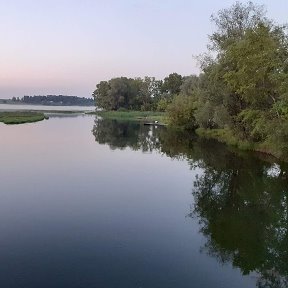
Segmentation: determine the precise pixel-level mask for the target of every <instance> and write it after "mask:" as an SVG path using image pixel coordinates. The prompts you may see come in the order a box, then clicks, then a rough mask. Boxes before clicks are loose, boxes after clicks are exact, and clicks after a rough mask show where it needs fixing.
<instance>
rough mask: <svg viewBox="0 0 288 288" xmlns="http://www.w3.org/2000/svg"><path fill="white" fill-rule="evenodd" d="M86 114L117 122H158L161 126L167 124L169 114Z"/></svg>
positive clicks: (134, 112) (112, 112) (147, 112)
mask: <svg viewBox="0 0 288 288" xmlns="http://www.w3.org/2000/svg"><path fill="white" fill-rule="evenodd" d="M86 114H95V115H98V116H100V117H103V118H109V119H115V120H129V121H141V122H154V121H158V122H159V123H161V124H167V123H168V119H167V114H166V113H165V112H154V111H96V112H87V113H86Z"/></svg>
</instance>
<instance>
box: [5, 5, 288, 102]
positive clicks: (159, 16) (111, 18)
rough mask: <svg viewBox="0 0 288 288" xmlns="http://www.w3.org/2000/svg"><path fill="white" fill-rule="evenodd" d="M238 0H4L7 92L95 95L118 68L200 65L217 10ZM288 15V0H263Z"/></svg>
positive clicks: (158, 70)
mask: <svg viewBox="0 0 288 288" xmlns="http://www.w3.org/2000/svg"><path fill="white" fill-rule="evenodd" d="M234 2H235V1H232V0H231V1H230V0H221V1H217V0H214V1H212V0H202V1H192V0H190V1H188V0H178V1H177V0H154V1H153V0H118V1H116V0H106V1H104V0H94V1H92V0H77V1H76V0H18V1H17V0H0V35H1V46H0V49H1V50H0V51H1V53H0V67H1V68H0V98H10V97H12V96H16V97H17V96H19V97H22V96H23V95H24V94H25V95H39V94H42V95H43V94H44V95H46V94H66V95H78V96H85V97H89V96H91V93H92V91H93V90H94V89H95V85H96V84H97V83H98V82H99V81H101V80H108V79H110V78H112V77H116V76H128V77H143V76H146V75H148V76H155V77H156V78H158V79H162V78H164V77H165V76H167V75H168V74H170V73H172V72H177V73H180V74H182V75H190V74H193V73H198V72H199V70H198V67H197V64H196V61H195V60H194V58H193V55H198V54H199V53H203V52H205V50H206V45H207V43H208V37H207V35H208V34H210V33H211V32H212V31H213V26H212V24H211V22H210V19H209V18H210V15H211V14H212V13H216V12H217V11H218V10H219V9H222V8H227V7H229V6H231V4H233V3H234ZM254 3H258V4H264V5H265V6H266V9H267V11H268V13H267V15H268V17H270V18H273V19H274V20H276V22H278V23H285V22H288V17H287V11H288V0H274V1H272V0H270V1H268V0H263V1H254Z"/></svg>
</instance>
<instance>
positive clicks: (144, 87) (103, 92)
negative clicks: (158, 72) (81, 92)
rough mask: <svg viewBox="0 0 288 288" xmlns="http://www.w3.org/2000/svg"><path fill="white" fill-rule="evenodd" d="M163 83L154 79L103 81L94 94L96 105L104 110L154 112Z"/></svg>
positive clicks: (122, 78)
mask: <svg viewBox="0 0 288 288" xmlns="http://www.w3.org/2000/svg"><path fill="white" fill-rule="evenodd" d="M161 87H162V81H158V80H156V79H155V78H154V77H145V78H144V79H141V78H134V79H132V78H127V77H119V78H113V79H110V80H109V81H101V82H100V83H98V84H97V85H96V90H95V91H94V92H93V97H94V100H95V105H96V106H97V107H98V108H102V109H104V110H119V109H126V110H141V111H147V110H154V109H155V108H156V107H157V104H156V103H155V102H158V101H159V99H160V98H161V95H162V94H161V89H162V88H161Z"/></svg>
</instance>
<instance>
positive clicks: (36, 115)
mask: <svg viewBox="0 0 288 288" xmlns="http://www.w3.org/2000/svg"><path fill="white" fill-rule="evenodd" d="M44 119H48V117H47V116H45V115H44V113H41V112H24V111H23V112H22V111H12V112H0V122H3V123H4V124H24V123H32V122H38V121H42V120H44Z"/></svg>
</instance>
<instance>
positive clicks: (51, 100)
mask: <svg viewBox="0 0 288 288" xmlns="http://www.w3.org/2000/svg"><path fill="white" fill-rule="evenodd" d="M12 101H16V102H20V103H25V104H37V105H50V106H56V105H57V106H93V105H94V100H93V99H92V98H85V97H78V96H65V95H47V96H40V95H39V96H24V97H23V98H20V99H19V98H15V97H13V98H12Z"/></svg>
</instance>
